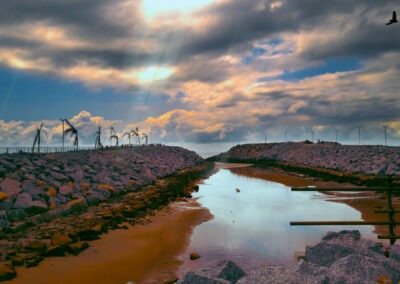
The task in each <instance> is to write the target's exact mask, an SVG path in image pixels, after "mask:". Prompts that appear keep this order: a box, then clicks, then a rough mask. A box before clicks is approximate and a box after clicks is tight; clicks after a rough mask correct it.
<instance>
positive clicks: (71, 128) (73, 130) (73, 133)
mask: <svg viewBox="0 0 400 284" xmlns="http://www.w3.org/2000/svg"><path fill="white" fill-rule="evenodd" d="M65 122H66V123H67V124H68V126H69V128H68V129H66V130H65V131H64V135H66V134H70V135H71V137H73V136H75V138H74V143H73V145H74V146H76V149H77V150H78V146H79V139H78V130H77V129H76V128H75V127H74V126H73V125H72V124H71V122H69V120H68V119H65Z"/></svg>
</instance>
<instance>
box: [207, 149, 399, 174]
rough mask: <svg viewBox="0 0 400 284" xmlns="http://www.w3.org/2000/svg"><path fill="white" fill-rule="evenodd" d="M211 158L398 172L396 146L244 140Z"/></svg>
mask: <svg viewBox="0 0 400 284" xmlns="http://www.w3.org/2000/svg"><path fill="white" fill-rule="evenodd" d="M214 158H215V159H217V160H220V161H224V160H229V159H231V160H241V161H256V160H274V161H281V162H289V163H294V164H300V165H306V166H310V167H320V168H327V169H332V170H339V171H342V172H352V173H361V174H373V175H400V147H387V146H369V145H363V146H352V145H340V144H338V143H318V144H314V143H303V142H288V143H264V144H244V145H237V146H235V147H233V148H231V149H230V150H229V151H228V152H225V153H222V154H220V155H217V156H215V157H214Z"/></svg>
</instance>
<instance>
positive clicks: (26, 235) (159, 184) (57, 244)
mask: <svg viewBox="0 0 400 284" xmlns="http://www.w3.org/2000/svg"><path fill="white" fill-rule="evenodd" d="M212 170H213V165H212V164H210V163H204V164H202V165H199V166H196V167H192V168H188V169H185V170H182V171H179V172H177V173H175V174H172V175H169V176H168V177H165V178H162V179H158V180H156V181H155V182H153V183H152V184H150V185H147V186H142V187H140V188H138V189H136V190H131V192H130V193H127V194H125V195H123V196H121V197H115V198H113V199H112V200H109V201H108V202H103V203H101V204H99V205H97V206H90V207H88V208H87V207H80V206H78V205H76V208H75V209H74V214H69V215H68V216H63V217H58V218H56V219H51V220H49V221H43V220H42V222H37V223H35V218H36V217H35V216H33V217H31V218H25V219H24V222H22V223H21V225H20V227H18V230H9V231H8V232H7V234H5V235H4V239H3V240H2V241H1V243H0V245H1V252H2V255H1V257H2V262H1V263H0V279H1V280H7V279H11V278H13V277H15V267H18V266H25V267H34V266H37V265H38V264H39V263H40V262H42V261H43V260H44V258H45V257H53V256H65V255H78V254H80V253H81V252H82V251H84V250H85V249H87V248H88V247H89V246H90V241H93V240H96V239H98V238H99V236H100V235H101V234H103V233H106V232H108V231H109V230H112V229H126V228H127V226H126V225H124V223H129V224H131V225H135V224H137V225H138V226H140V225H143V224H147V223H149V222H150V218H149V216H150V215H154V214H155V213H156V212H157V210H159V209H161V208H162V207H164V206H166V205H167V204H169V203H170V202H172V201H174V200H177V199H180V198H185V197H190V193H191V192H192V191H193V189H194V185H195V183H196V181H197V180H198V179H201V178H203V177H205V176H207V175H208V174H209V173H210V172H211V171H212ZM194 223H196V222H194ZM189 227H190V226H189ZM171 238H172V237H171ZM177 243H179V245H180V246H182V243H183V244H184V241H182V240H181V241H178V242H177ZM161 255H162V253H161Z"/></svg>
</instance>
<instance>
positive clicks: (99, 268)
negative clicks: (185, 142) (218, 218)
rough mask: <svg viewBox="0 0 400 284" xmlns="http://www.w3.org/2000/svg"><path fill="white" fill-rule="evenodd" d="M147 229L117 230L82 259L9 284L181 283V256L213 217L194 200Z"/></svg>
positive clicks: (56, 262) (48, 264)
mask: <svg viewBox="0 0 400 284" xmlns="http://www.w3.org/2000/svg"><path fill="white" fill-rule="evenodd" d="M149 218H150V223H148V224H146V225H135V226H129V224H128V226H129V227H128V229H127V230H114V231H111V232H109V233H108V234H106V235H102V237H101V239H100V240H96V241H93V242H91V243H90V248H89V249H87V250H86V251H84V252H83V253H81V254H80V255H79V256H76V257H73V256H71V257H59V258H57V257H52V258H47V259H45V260H44V261H43V262H42V263H40V265H39V266H38V267H34V268H29V269H27V268H18V269H17V272H18V276H17V277H16V278H15V279H13V280H12V281H7V282H3V283H32V284H35V283H37V284H39V283H40V284H47V283H48V284H50V283H51V284H55V283H63V284H67V283H96V284H101V283H104V284H106V283H107V284H109V283H123V284H125V283H127V282H128V281H134V282H136V283H165V282H166V281H170V280H173V279H176V275H175V272H176V271H177V270H178V268H179V265H180V264H181V261H179V260H178V259H177V257H176V255H178V254H179V253H181V252H182V251H183V250H184V249H185V247H186V246H187V244H188V241H189V238H190V235H191V232H192V230H193V228H194V227H195V226H197V225H199V224H201V223H202V222H205V221H207V220H209V219H210V218H212V216H211V215H210V213H209V211H208V210H207V209H205V208H202V207H200V206H199V204H198V203H197V202H196V201H194V200H192V201H190V202H176V203H173V204H171V205H170V206H168V207H167V208H164V209H163V210H161V211H159V212H157V213H156V214H155V216H152V217H149Z"/></svg>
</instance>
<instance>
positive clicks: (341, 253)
mask: <svg viewBox="0 0 400 284" xmlns="http://www.w3.org/2000/svg"><path fill="white" fill-rule="evenodd" d="M354 252H355V250H354V249H352V248H349V247H345V246H342V245H340V244H330V243H326V242H322V243H319V244H318V245H316V246H314V247H307V248H306V254H305V256H306V259H307V261H309V262H312V263H314V264H317V265H321V266H326V267H329V266H330V265H331V264H332V263H334V262H335V261H336V260H338V259H340V258H342V257H345V256H348V255H350V254H352V253H354Z"/></svg>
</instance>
